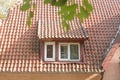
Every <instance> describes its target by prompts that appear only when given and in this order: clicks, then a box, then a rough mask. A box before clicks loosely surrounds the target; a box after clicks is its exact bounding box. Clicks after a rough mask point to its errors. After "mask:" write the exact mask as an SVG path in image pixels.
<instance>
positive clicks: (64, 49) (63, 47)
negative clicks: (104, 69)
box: [60, 45, 68, 59]
mask: <svg viewBox="0 0 120 80" xmlns="http://www.w3.org/2000/svg"><path fill="white" fill-rule="evenodd" d="M60 51H61V59H68V47H67V45H61V48H60Z"/></svg>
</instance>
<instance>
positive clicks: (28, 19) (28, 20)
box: [26, 17, 31, 27]
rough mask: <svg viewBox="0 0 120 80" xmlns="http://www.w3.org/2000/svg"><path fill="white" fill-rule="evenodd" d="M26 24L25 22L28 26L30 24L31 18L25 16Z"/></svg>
mask: <svg viewBox="0 0 120 80" xmlns="http://www.w3.org/2000/svg"><path fill="white" fill-rule="evenodd" d="M26 24H27V26H28V27H30V25H31V18H29V17H28V18H27V22H26Z"/></svg>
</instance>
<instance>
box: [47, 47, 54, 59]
mask: <svg viewBox="0 0 120 80" xmlns="http://www.w3.org/2000/svg"><path fill="white" fill-rule="evenodd" d="M47 58H53V45H47Z"/></svg>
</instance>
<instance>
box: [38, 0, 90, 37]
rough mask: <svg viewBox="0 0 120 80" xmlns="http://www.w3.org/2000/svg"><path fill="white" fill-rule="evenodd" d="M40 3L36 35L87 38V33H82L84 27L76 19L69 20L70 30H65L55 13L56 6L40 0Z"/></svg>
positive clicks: (56, 10)
mask: <svg viewBox="0 0 120 80" xmlns="http://www.w3.org/2000/svg"><path fill="white" fill-rule="evenodd" d="M40 5H42V6H39V9H40V12H39V13H40V15H39V17H40V19H39V22H38V37H39V38H40V39H48V38H53V39H54V38H77V39H79V38H88V35H86V34H84V29H83V27H82V26H81V24H80V22H79V20H78V19H74V20H73V21H72V22H69V25H70V30H69V31H68V32H66V31H65V29H63V26H62V24H61V23H62V21H61V18H60V17H59V15H58V14H57V12H58V8H56V7H53V6H50V5H45V4H43V1H40Z"/></svg>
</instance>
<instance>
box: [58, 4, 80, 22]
mask: <svg viewBox="0 0 120 80" xmlns="http://www.w3.org/2000/svg"><path fill="white" fill-rule="evenodd" d="M77 7H78V6H77V4H73V5H70V6H67V5H64V6H62V7H61V10H60V12H59V14H60V15H61V16H62V18H64V19H65V20H69V21H70V20H72V19H73V18H74V16H75V14H76V9H77Z"/></svg>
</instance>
